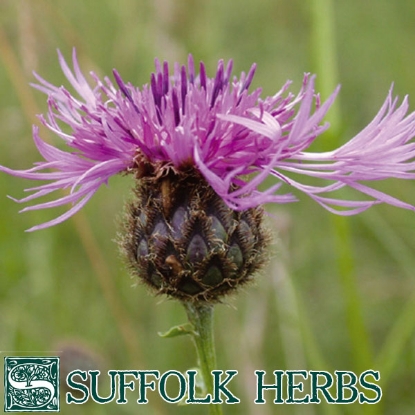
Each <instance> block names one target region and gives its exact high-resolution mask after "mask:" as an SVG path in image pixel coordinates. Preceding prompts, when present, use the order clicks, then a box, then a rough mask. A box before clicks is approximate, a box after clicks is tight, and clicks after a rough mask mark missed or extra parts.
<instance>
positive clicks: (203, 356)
mask: <svg viewBox="0 0 415 415" xmlns="http://www.w3.org/2000/svg"><path fill="white" fill-rule="evenodd" d="M183 305H184V308H185V309H186V312H187V316H188V318H189V322H190V323H191V324H192V325H193V327H194V329H195V333H194V335H193V336H192V337H193V340H194V343H195V346H196V350H197V356H198V360H199V367H200V370H201V372H202V377H203V382H204V384H205V387H206V392H207V393H209V394H210V395H211V396H213V378H212V370H214V369H215V368H216V354H215V346H214V339H213V305H212V304H193V303H189V302H184V303H183ZM209 413H210V415H222V407H221V405H217V404H211V405H210V406H209Z"/></svg>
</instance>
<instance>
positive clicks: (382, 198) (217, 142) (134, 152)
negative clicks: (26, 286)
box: [0, 51, 415, 230]
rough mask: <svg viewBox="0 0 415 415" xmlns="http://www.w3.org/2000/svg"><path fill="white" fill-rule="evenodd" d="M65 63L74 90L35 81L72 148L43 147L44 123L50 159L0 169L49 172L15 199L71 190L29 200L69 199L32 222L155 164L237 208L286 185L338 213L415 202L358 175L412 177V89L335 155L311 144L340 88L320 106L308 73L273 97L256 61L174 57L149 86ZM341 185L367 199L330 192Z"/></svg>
mask: <svg viewBox="0 0 415 415" xmlns="http://www.w3.org/2000/svg"><path fill="white" fill-rule="evenodd" d="M59 61H60V65H61V67H62V70H63V72H64V74H65V76H66V77H67V79H68V80H69V82H70V84H71V85H72V87H73V88H74V90H75V91H76V92H77V96H74V95H72V94H71V93H70V92H69V91H68V90H67V89H65V88H64V87H56V86H54V85H51V84H50V83H48V82H47V81H45V80H44V79H42V78H41V77H39V76H38V75H36V78H37V80H38V81H39V84H36V85H34V87H35V88H37V89H39V90H40V91H42V92H44V93H45V94H47V96H48V106H49V111H48V114H47V118H45V117H43V116H40V120H41V122H42V123H43V124H44V125H45V126H46V127H47V128H48V129H49V130H51V131H53V132H54V133H55V134H57V135H58V136H59V137H60V138H61V139H62V140H64V141H65V143H66V145H67V146H68V147H69V151H63V150H60V149H58V148H55V147H53V146H52V145H50V144H47V143H46V142H44V141H43V140H42V139H41V138H40V137H39V133H38V127H33V137H34V141H35V144H36V146H37V148H38V150H39V152H40V153H41V155H42V156H43V158H44V161H42V162H39V163H36V164H35V166H34V167H32V168H31V169H28V170H12V169H9V168H6V167H2V166H0V170H1V171H4V172H6V173H8V174H11V175H13V176H18V177H22V178H26V179H33V180H50V181H51V182H50V183H47V184H41V185H40V186H36V187H33V188H30V189H27V190H28V191H32V192H34V193H32V194H31V195H30V196H28V197H25V198H23V199H21V200H16V201H17V202H19V203H22V202H29V201H31V200H34V199H37V198H38V197H41V196H45V195H47V194H49V193H51V192H53V191H56V190H60V189H69V190H70V191H69V193H68V194H67V195H65V196H62V194H59V196H58V197H57V198H56V199H55V200H53V201H49V202H45V203H39V204H37V205H33V206H29V207H26V208H25V209H23V211H27V210H34V209H42V208H50V207H55V206H60V205H64V204H67V203H71V204H72V207H71V208H70V209H69V210H68V211H67V212H66V213H65V214H63V215H61V216H59V217H57V218H56V219H54V220H51V221H49V222H47V223H44V224H42V225H38V226H35V227H33V228H31V229H29V230H37V229H42V228H46V227H48V226H52V225H56V224H58V223H60V222H62V221H64V220H66V219H67V218H69V217H70V216H71V215H73V214H74V213H76V212H77V211H78V210H80V209H81V208H82V207H83V206H84V205H85V204H86V203H87V202H88V200H89V199H90V198H91V197H92V195H93V194H94V193H95V192H96V191H97V189H98V188H99V187H100V186H101V185H102V184H103V183H107V182H108V179H109V178H110V177H111V176H113V175H114V174H116V173H120V172H132V173H135V175H136V177H137V178H138V179H139V178H141V177H143V176H145V175H146V174H150V172H151V174H155V175H163V174H165V173H166V172H167V171H168V170H169V169H173V170H175V171H179V170H180V169H185V168H188V167H189V166H193V168H195V169H197V170H198V171H199V172H200V173H201V174H202V175H203V176H204V178H205V179H206V181H207V182H208V183H209V184H210V185H211V186H212V188H213V189H214V190H215V192H216V193H217V194H218V195H219V196H220V197H221V198H222V199H223V200H224V201H225V202H226V203H227V205H228V206H229V207H231V208H232V209H234V210H245V209H248V208H251V207H255V206H258V205H261V204H264V203H288V202H294V201H296V198H295V197H294V196H293V195H292V194H291V193H283V192H282V190H284V189H280V188H281V187H282V185H283V184H288V185H289V186H291V187H294V188H296V189H298V190H300V191H302V192H304V193H306V194H307V195H309V196H310V197H311V198H313V199H314V200H315V201H316V202H318V203H319V204H321V205H322V206H323V207H325V208H326V209H328V210H329V211H331V212H334V213H337V214H340V215H352V214H356V213H359V212H362V211H363V210H365V209H367V208H368V207H370V206H371V205H373V204H375V203H381V202H385V203H389V204H391V205H395V206H398V207H402V208H406V209H412V210H414V209H415V208H414V207H413V206H411V205H409V204H407V203H404V202H402V201H399V200H397V199H395V198H393V197H391V196H389V195H387V194H385V193H382V192H380V191H378V190H374V189H372V188H370V187H368V186H367V185H365V184H363V183H362V182H364V181H372V180H380V179H386V178H391V177H396V178H401V179H413V178H415V172H414V171H415V143H414V142H410V141H409V140H410V139H411V138H412V137H413V136H414V135H415V113H410V114H409V115H406V114H407V111H408V100H407V98H406V97H405V99H404V100H403V102H402V103H401V104H400V105H398V102H397V98H393V97H392V91H390V92H389V94H388V96H387V99H386V101H385V103H384V104H383V105H382V107H381V109H380V110H379V112H378V114H377V115H376V117H375V118H374V119H373V121H372V122H371V123H370V124H369V125H368V126H367V127H366V128H364V129H363V130H362V131H361V132H360V133H359V134H357V135H356V136H355V137H354V138H352V139H351V140H350V141H349V142H347V143H346V144H344V145H343V146H341V147H340V148H338V149H336V150H333V151H330V152H325V153H312V152H307V151H306V150H307V148H308V147H309V146H310V144H311V143H312V142H313V141H314V140H315V139H316V137H317V136H318V135H320V134H321V133H322V132H323V131H325V130H326V129H327V128H328V124H327V123H325V124H322V120H323V117H324V116H325V114H326V112H327V111H328V109H329V107H330V106H331V104H332V103H333V101H334V99H335V97H336V94H337V92H338V89H339V88H337V89H336V90H335V91H334V93H333V94H332V95H331V96H330V98H329V99H328V100H327V101H326V102H324V103H323V104H320V101H319V97H318V95H316V93H315V91H314V76H309V75H305V77H304V81H303V85H302V88H301V90H300V92H299V93H298V95H297V96H295V95H293V94H292V93H289V92H287V90H288V88H289V86H290V82H287V83H286V84H285V85H284V86H283V87H282V89H281V90H280V91H279V92H278V93H277V94H275V95H273V96H270V97H266V98H264V99H261V98H260V94H261V90H260V89H256V90H254V91H253V92H251V93H250V92H248V88H249V86H250V84H251V81H252V78H253V76H254V72H255V65H253V66H252V67H251V69H250V71H249V72H248V74H244V73H242V75H241V76H240V78H239V79H238V78H236V77H232V76H231V72H232V61H230V62H229V63H228V64H227V65H226V66H225V65H224V62H223V61H219V63H218V68H217V71H216V75H215V77H214V78H208V77H207V75H206V70H205V66H204V65H203V63H201V64H200V69H199V74H196V71H195V68H194V62H193V59H192V56H189V59H188V65H187V68H186V67H185V66H179V65H178V64H175V66H174V71H173V74H170V72H169V68H168V65H167V63H166V62H165V63H164V64H163V65H161V64H160V62H159V61H156V71H155V73H153V74H152V75H151V81H150V84H149V85H144V86H143V87H142V88H141V89H139V88H137V87H134V86H133V85H131V84H129V83H125V82H124V81H123V80H122V79H121V77H120V75H119V74H118V72H116V71H114V77H115V81H116V83H115V84H113V83H112V82H111V81H110V80H109V79H108V78H104V79H103V80H100V79H99V78H98V77H97V76H96V75H95V74H94V73H91V76H92V78H93V81H94V86H93V87H91V86H90V85H89V83H88V82H87V81H86V79H85V78H84V76H83V74H82V73H81V71H80V69H79V65H78V62H77V59H76V55H75V51H74V53H73V67H74V68H73V71H71V69H70V68H69V67H68V65H67V63H66V62H65V60H64V58H63V57H62V55H61V54H60V53H59ZM68 127H69V128H68ZM68 131H70V132H68ZM44 170H47V171H44ZM49 170H51V171H49ZM290 173H295V175H296V176H297V177H298V176H299V175H306V176H311V177H315V178H316V179H318V180H319V181H320V180H321V179H322V180H323V184H321V185H319V186H317V185H316V186H311V185H306V184H301V183H300V182H298V181H297V180H294V179H293V178H291V177H290V176H289V175H290ZM269 176H273V177H274V178H276V179H277V183H276V184H275V185H273V186H271V187H269V188H268V189H266V190H262V191H260V190H259V188H258V186H259V185H260V184H261V183H263V181H264V180H265V179H266V178H268V177H269ZM344 186H348V187H350V188H353V189H356V190H358V191H359V192H361V193H363V194H365V195H367V196H369V197H370V200H365V201H361V200H360V201H357V200H347V201H346V200H342V199H336V198H333V197H329V196H327V195H326V196H325V194H327V193H331V192H333V191H336V190H338V189H340V188H342V187H344ZM336 207H338V208H340V209H339V210H337V209H336Z"/></svg>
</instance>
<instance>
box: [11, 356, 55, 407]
mask: <svg viewBox="0 0 415 415" xmlns="http://www.w3.org/2000/svg"><path fill="white" fill-rule="evenodd" d="M4 412H59V357H5V358H4Z"/></svg>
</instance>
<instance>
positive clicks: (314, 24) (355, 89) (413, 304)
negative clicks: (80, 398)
mask: <svg viewBox="0 0 415 415" xmlns="http://www.w3.org/2000/svg"><path fill="white" fill-rule="evenodd" d="M330 6H332V7H330ZM414 21H415V2H413V1H411V0H394V1H390V0H366V1H364V2H362V1H360V0H348V1H340V0H338V1H332V2H329V1H328V0H327V1H326V0H314V1H303V0H279V1H278V0H259V1H256V2H254V1H252V0H251V1H248V0H240V1H238V2H236V1H229V0H213V1H206V0H205V1H201V0H194V1H191V0H154V1H149V0H137V1H134V0H119V1H113V0H89V1H74V0H54V1H47V0H1V1H0V163H1V164H2V165H5V166H9V167H13V168H16V169H19V168H20V169H25V168H27V167H29V166H30V165H31V164H32V163H33V162H35V161H37V160H39V155H38V153H37V151H36V149H35V146H34V144H33V141H32V139H31V125H32V123H36V122H37V120H36V117H35V114H38V113H40V112H45V111H46V109H47V106H46V100H45V96H44V95H43V94H41V93H38V92H36V91H35V90H34V89H32V88H31V87H30V86H29V83H30V82H33V81H34V78H33V76H32V71H33V70H35V71H36V72H38V73H39V74H41V76H42V77H44V78H45V79H47V80H49V81H51V82H53V83H56V84H59V85H60V84H65V85H67V82H66V81H65V79H64V76H63V74H62V73H61V70H60V68H59V65H58V62H57V54H56V49H57V48H59V49H60V50H61V51H62V52H63V54H64V55H65V56H66V57H67V59H70V54H71V50H72V47H74V46H75V47H76V48H77V51H78V57H79V60H80V62H81V66H82V68H83V70H84V72H85V73H88V72H89V70H94V71H95V72H97V73H98V74H100V75H111V70H112V69H113V68H114V67H116V68H117V69H118V71H119V72H120V73H121V75H122V77H123V78H124V79H125V80H129V81H131V82H133V83H135V84H136V85H141V84H143V83H147V82H148V80H149V74H150V72H151V71H152V70H153V61H154V57H156V56H157V57H159V58H160V59H161V60H163V59H167V60H169V61H180V62H185V60H186V56H187V54H188V53H189V52H190V53H193V55H194V57H195V60H196V61H198V60H203V61H204V62H205V63H206V65H207V67H208V70H209V74H210V75H212V74H213V71H214V70H215V67H216V62H217V60H218V59H220V58H224V59H229V58H232V59H234V63H235V73H239V72H241V71H243V70H244V71H246V70H248V69H249V67H250V65H251V64H252V62H257V64H258V71H257V75H256V78H255V81H254V86H255V87H257V86H262V87H263V90H264V95H271V94H273V93H275V92H276V91H278V90H279V89H280V87H281V85H282V84H283V83H284V82H285V81H286V79H292V80H293V81H294V84H293V87H292V90H293V91H294V92H296V91H298V89H299V88H300V85H301V79H302V76H303V73H304V72H317V75H318V86H317V88H318V89H319V88H320V90H321V91H322V95H323V98H326V97H327V94H328V89H330V88H331V87H332V85H331V84H333V85H334V84H335V83H341V84H342V90H341V92H340V96H339V99H338V104H337V107H335V108H334V110H333V111H332V113H331V114H332V115H331V117H332V120H333V122H334V124H335V125H334V128H333V130H332V131H333V132H332V133H331V134H330V133H329V134H325V135H323V136H322V137H321V138H320V143H319V144H317V147H319V148H320V149H330V148H334V147H335V146H337V145H339V143H342V142H345V141H346V140H348V139H350V138H351V137H352V136H353V135H354V134H356V133H357V132H358V131H359V130H360V129H361V128H363V127H364V126H365V125H366V124H367V123H368V122H369V121H370V120H371V119H372V117H373V116H374V115H375V113H376V112H377V110H378V109H379V107H380V106H381V104H382V103H383V100H384V99H385V97H386V94H387V92H388V90H389V88H390V85H391V83H392V82H394V85H395V86H394V90H395V93H396V94H398V95H399V96H401V97H403V96H404V95H405V94H409V95H410V96H412V97H415V76H414V73H415V54H414V47H413V45H414V44H415V29H414ZM411 102H415V99H414V98H413V99H412V101H411ZM411 108H412V109H413V108H414V107H413V104H412V106H411ZM329 118H330V116H329ZM43 136H44V137H45V138H46V139H47V140H51V141H52V142H55V143H56V142H57V140H55V138H54V137H51V136H50V135H48V134H47V133H46V132H45V131H43ZM53 140H55V141H53ZM30 185H31V183H29V182H28V181H26V182H25V181H24V180H21V179H17V178H13V177H9V176H7V175H6V174H0V278H1V279H0V281H1V285H0V287H1V288H0V350H1V351H2V353H3V355H13V354H23V355H24V353H26V352H27V353H26V354H29V355H30V354H32V352H33V354H34V355H37V354H39V353H40V354H42V353H46V354H55V351H57V350H67V349H71V350H72V354H71V356H72V358H73V361H72V364H73V365H74V367H77V366H79V365H81V364H89V365H92V367H94V366H96V365H100V366H99V367H101V368H102V370H104V371H106V370H108V369H156V370H159V371H160V372H165V371H167V370H169V369H177V370H182V371H185V370H187V369H189V368H191V367H193V366H194V365H195V363H196V357H195V352H194V350H193V345H192V344H191V342H190V339H188V338H186V337H182V338H176V339H161V338H160V337H159V336H158V335H157V332H158V331H165V330H167V329H169V328H170V326H172V325H175V324H179V323H182V322H184V321H185V314H184V311H183V310H182V308H181V306H180V304H177V303H176V302H173V301H168V300H164V299H161V298H153V297H152V296H151V295H149V294H148V293H147V291H146V289H145V288H144V287H143V286H141V285H140V284H138V285H137V284H136V282H135V281H133V280H131V279H130V278H129V276H128V275H127V272H126V270H125V268H124V265H123V261H122V259H121V258H120V255H119V252H118V248H117V245H116V243H115V242H114V239H116V235H117V229H118V228H119V226H118V225H117V221H119V220H121V217H122V215H121V212H122V209H123V205H124V202H125V201H126V200H127V199H128V198H129V195H130V188H131V187H132V186H133V183H132V180H131V178H130V177H127V178H126V177H114V178H113V179H111V181H110V184H109V187H108V188H102V189H100V191H99V192H98V193H97V195H96V196H95V197H94V198H93V199H92V201H90V202H89V203H88V205H87V206H86V207H85V208H84V209H83V211H82V212H81V213H79V214H77V215H76V216H75V217H74V218H72V219H70V220H68V221H67V222H65V223H63V224H61V225H59V226H56V227H53V228H50V229H47V230H43V231H39V232H35V233H29V234H28V233H25V232H24V230H25V229H28V228H30V227H31V226H33V225H35V224H38V223H41V222H44V221H47V220H50V219H51V218H53V217H55V216H57V215H58V214H59V213H62V212H63V211H64V209H61V210H59V209H56V210H53V211H40V212H31V213H26V214H21V215H20V214H18V210H19V208H20V206H19V205H17V204H15V203H14V202H13V201H11V200H9V199H7V198H6V195H11V196H13V197H17V198H19V197H22V196H23V195H24V192H23V189H24V188H26V187H29V186H30ZM379 188H381V189H382V190H385V191H388V192H391V193H392V194H393V195H394V196H396V197H399V198H402V199H404V200H405V201H407V202H410V203H413V204H415V185H414V184H413V183H404V182H397V181H391V182H390V183H384V184H381V185H380V186H379ZM299 196H300V202H299V203H296V204H290V205H284V206H274V207H270V208H269V211H270V212H272V216H270V218H269V220H270V225H271V226H272V227H273V228H274V230H275V234H276V241H275V244H274V245H273V247H272V250H273V259H272V262H271V264H270V265H269V267H268V268H267V269H266V270H264V272H263V273H262V275H261V276H259V277H258V278H257V280H256V281H257V283H256V284H255V285H254V286H251V287H248V288H246V289H244V291H242V292H240V293H239V295H238V296H237V297H235V298H233V299H229V301H228V302H227V304H224V305H220V306H218V307H217V308H216V319H215V324H216V327H215V335H216V343H217V352H218V367H219V368H221V369H237V370H238V371H239V375H238V376H237V377H236V378H235V380H233V381H232V384H231V389H232V391H233V392H234V393H235V394H236V395H237V396H238V397H240V399H241V404H239V405H228V406H225V407H224V412H225V414H265V415H268V414H274V413H278V414H311V415H313V414H315V415H318V414H333V415H336V414H402V415H405V414H413V408H414V406H415V336H414V329H415V278H414V274H415V258H414V252H415V238H413V233H414V220H415V218H414V214H413V212H409V211H402V210H398V209H397V208H392V207H389V206H383V205H381V206H375V207H373V208H372V209H370V210H369V211H367V212H365V213H364V214H361V215H359V216H355V217H350V218H346V219H344V218H338V217H335V216H333V215H331V214H330V213H328V212H326V211H325V210H323V209H322V208H321V207H320V206H318V205H317V204H315V203H314V202H313V201H312V200H310V199H308V198H306V197H302V196H301V195H299ZM74 350H78V352H76V351H74ZM256 369H263V370H266V371H267V373H268V378H267V380H268V381H269V382H271V381H272V377H271V372H272V371H273V370H277V369H281V370H285V369H304V370H309V369H314V370H316V369H319V370H330V371H332V372H334V370H353V371H356V372H357V373H360V372H361V371H363V370H366V369H374V370H380V372H381V376H382V381H381V386H382V389H383V397H382V401H381V403H379V404H377V405H372V406H371V405H358V404H352V405H328V404H321V405H313V406H312V405H274V404H273V403H272V401H273V394H272V393H271V392H268V393H267V394H266V398H267V404H266V405H254V404H253V400H254V398H255V387H254V381H255V377H254V370H256ZM127 397H128V398H129V403H128V404H127V405H115V404H109V405H97V404H94V403H90V404H86V405H81V406H73V405H72V406H69V405H66V404H65V403H64V398H63V399H62V404H61V406H62V408H61V413H62V414H73V413H77V414H113V413H114V412H116V413H120V414H133V413H140V414H157V415H158V414H161V415H163V414H167V413H168V414H176V413H177V414H179V413H182V414H196V413H198V414H199V413H207V412H208V408H207V407H203V406H202V407H201V406H198V405H195V406H187V407H177V406H175V405H169V404H167V403H165V402H163V401H162V400H161V399H160V398H158V397H157V395H156V393H150V394H149V399H150V403H149V404H148V405H141V406H138V405H137V404H136V403H135V399H136V398H135V393H133V392H131V393H129V394H127Z"/></svg>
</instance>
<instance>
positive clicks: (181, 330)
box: [158, 323, 195, 339]
mask: <svg viewBox="0 0 415 415" xmlns="http://www.w3.org/2000/svg"><path fill="white" fill-rule="evenodd" d="M185 334H191V335H194V334H195V330H194V326H193V324H190V323H185V324H180V325H179V326H173V327H172V328H171V329H170V330H168V331H166V332H164V333H161V332H158V335H159V336H160V337H163V338H166V339H167V338H171V337H177V336H183V335H185Z"/></svg>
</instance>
